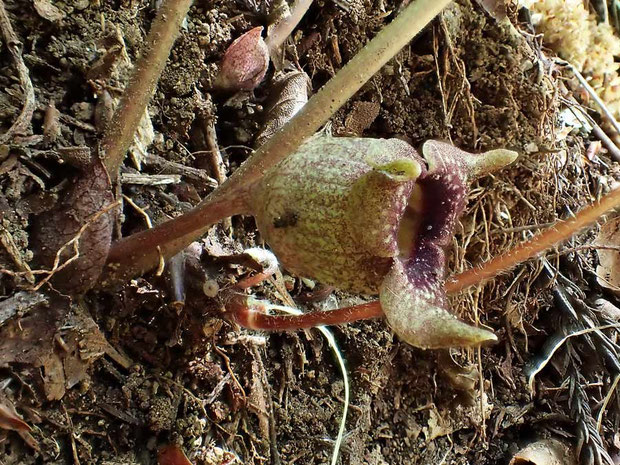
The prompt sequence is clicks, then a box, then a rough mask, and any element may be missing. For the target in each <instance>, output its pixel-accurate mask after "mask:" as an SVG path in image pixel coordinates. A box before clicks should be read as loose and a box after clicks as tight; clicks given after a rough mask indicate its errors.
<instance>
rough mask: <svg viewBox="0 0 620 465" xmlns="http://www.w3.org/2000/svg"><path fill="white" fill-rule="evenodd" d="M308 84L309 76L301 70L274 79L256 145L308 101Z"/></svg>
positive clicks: (269, 135)
mask: <svg viewBox="0 0 620 465" xmlns="http://www.w3.org/2000/svg"><path fill="white" fill-rule="evenodd" d="M309 86H310V78H309V77H308V75H307V74H306V73H304V72H303V71H293V72H290V73H286V74H284V75H283V76H281V77H280V78H278V79H277V80H276V81H275V83H274V84H273V87H272V90H271V93H270V96H269V100H270V103H269V107H268V109H267V111H266V112H265V122H264V123H263V127H262V128H261V131H260V133H259V134H258V136H256V141H255V143H254V145H255V146H256V147H260V146H261V145H263V144H264V143H265V142H266V141H267V139H269V138H270V137H271V136H273V134H274V133H275V132H276V131H278V130H279V129H280V128H281V127H282V126H284V125H285V124H286V123H287V122H288V121H289V120H290V119H291V118H292V117H293V116H294V115H295V113H297V112H298V111H299V110H300V109H301V108H302V107H303V106H304V105H305V104H306V103H307V102H308V88H309Z"/></svg>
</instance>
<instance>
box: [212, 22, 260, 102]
mask: <svg viewBox="0 0 620 465" xmlns="http://www.w3.org/2000/svg"><path fill="white" fill-rule="evenodd" d="M262 31H263V28H262V27H255V28H254V29H250V30H249V31H248V32H246V33H245V34H243V35H241V36H240V37H238V38H237V39H235V41H234V42H233V43H232V44H230V46H229V47H228V48H227V49H226V52H224V58H222V62H221V63H220V71H219V73H218V75H217V78H216V80H215V87H218V88H220V89H224V90H230V91H238V90H252V89H254V88H255V87H257V86H258V85H259V84H260V83H261V81H262V80H263V77H265V73H266V72H267V68H269V50H268V48H267V44H265V41H264V40H263V38H262V36H261V33H262Z"/></svg>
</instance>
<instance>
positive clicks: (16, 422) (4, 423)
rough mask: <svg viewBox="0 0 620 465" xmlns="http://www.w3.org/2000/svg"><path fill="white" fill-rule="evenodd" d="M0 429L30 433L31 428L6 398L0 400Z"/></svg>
mask: <svg viewBox="0 0 620 465" xmlns="http://www.w3.org/2000/svg"><path fill="white" fill-rule="evenodd" d="M0 428H4V429H10V430H12V431H30V430H31V428H30V426H29V425H28V423H26V422H25V421H24V420H23V418H22V417H21V415H20V414H19V413H17V411H16V410H15V406H14V405H13V403H12V402H11V401H10V400H9V399H6V398H0Z"/></svg>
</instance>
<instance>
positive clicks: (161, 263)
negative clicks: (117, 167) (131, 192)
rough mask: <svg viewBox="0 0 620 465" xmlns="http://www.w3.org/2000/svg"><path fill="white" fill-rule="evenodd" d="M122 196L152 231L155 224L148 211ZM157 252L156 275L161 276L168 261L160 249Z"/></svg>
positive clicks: (127, 197)
mask: <svg viewBox="0 0 620 465" xmlns="http://www.w3.org/2000/svg"><path fill="white" fill-rule="evenodd" d="M122 196H123V199H125V201H126V202H127V203H128V204H129V205H131V206H132V207H133V208H134V210H136V211H137V212H138V213H140V215H142V217H143V218H144V221H145V222H146V226H147V228H149V229H152V228H153V222H152V221H151V217H150V216H149V214H148V213H147V212H146V210H145V209H144V208H142V207H141V206H140V205H138V204H137V203H136V202H134V201H133V200H132V198H131V197H129V196H127V195H125V194H122ZM157 251H158V252H159V261H158V265H157V271H156V272H155V275H156V276H161V275H162V274H163V273H164V269H165V267H166V261H165V260H164V257H163V255H162V254H161V250H159V249H158V250H157Z"/></svg>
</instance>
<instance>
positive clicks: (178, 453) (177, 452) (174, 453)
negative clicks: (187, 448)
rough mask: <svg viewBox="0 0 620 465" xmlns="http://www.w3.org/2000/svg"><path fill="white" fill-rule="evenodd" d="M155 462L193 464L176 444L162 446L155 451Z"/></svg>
mask: <svg viewBox="0 0 620 465" xmlns="http://www.w3.org/2000/svg"><path fill="white" fill-rule="evenodd" d="M157 463H158V464H159V465H193V464H192V462H190V461H189V459H188V458H187V456H186V455H185V452H183V449H181V448H180V447H179V446H177V445H176V444H168V445H166V446H163V447H162V448H161V449H159V451H158V452H157Z"/></svg>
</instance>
